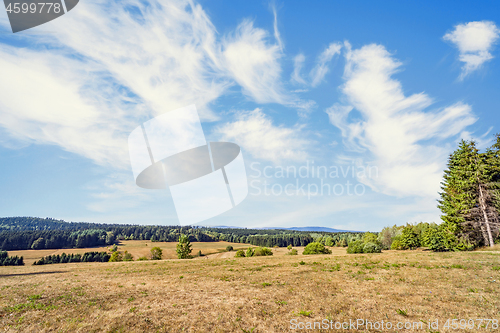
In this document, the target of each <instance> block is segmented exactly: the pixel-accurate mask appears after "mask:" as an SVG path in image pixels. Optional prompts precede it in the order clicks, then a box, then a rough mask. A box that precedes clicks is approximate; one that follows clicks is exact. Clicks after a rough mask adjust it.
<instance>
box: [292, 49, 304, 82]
mask: <svg viewBox="0 0 500 333" xmlns="http://www.w3.org/2000/svg"><path fill="white" fill-rule="evenodd" d="M305 60H306V57H305V56H304V55H303V54H302V53H300V54H297V55H296V56H295V58H293V73H292V81H294V82H297V83H301V84H305V83H306V81H305V80H304V79H303V78H302V76H301V75H300V71H301V70H302V66H304V61H305Z"/></svg>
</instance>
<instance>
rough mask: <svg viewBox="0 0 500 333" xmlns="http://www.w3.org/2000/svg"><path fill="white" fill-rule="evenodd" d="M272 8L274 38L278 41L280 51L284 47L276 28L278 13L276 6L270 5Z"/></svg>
mask: <svg viewBox="0 0 500 333" xmlns="http://www.w3.org/2000/svg"><path fill="white" fill-rule="evenodd" d="M272 10H273V15H274V25H273V27H274V39H276V42H277V43H278V46H279V47H280V51H282V52H283V49H284V48H285V45H284V44H283V40H281V35H280V31H279V29H278V13H277V12H276V6H272Z"/></svg>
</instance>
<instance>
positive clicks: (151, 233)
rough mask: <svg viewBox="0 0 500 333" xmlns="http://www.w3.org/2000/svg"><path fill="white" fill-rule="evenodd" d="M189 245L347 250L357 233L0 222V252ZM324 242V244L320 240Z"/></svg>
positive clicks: (27, 220) (26, 219)
mask: <svg viewBox="0 0 500 333" xmlns="http://www.w3.org/2000/svg"><path fill="white" fill-rule="evenodd" d="M181 234H183V235H187V236H188V237H189V240H190V241H191V242H217V241H228V242H235V243H247V244H252V245H256V246H268V247H272V246H280V247H284V246H288V245H292V246H306V245H307V244H309V243H311V242H313V241H314V240H316V239H319V238H321V239H320V241H323V242H328V244H327V245H330V244H331V245H330V246H333V245H338V246H347V244H348V242H349V241H351V240H353V239H358V238H359V237H361V236H360V233H350V232H346V233H327V232H314V233H311V232H306V231H295V230H283V229H276V230H275V229H266V230H262V229H243V228H242V229H239V228H209V227H193V226H183V227H181V226H150V225H142V226H141V225H122V224H95V223H85V222H77V223H75V222H71V223H69V222H64V221H60V220H54V219H50V218H45V219H44V218H35V217H10V218H0V250H5V251H12V250H28V249H34V250H38V249H64V248H85V247H96V246H106V245H111V244H114V243H116V242H117V241H120V240H151V241H153V242H177V241H178V240H179V237H180V235H181ZM323 238H324V240H323Z"/></svg>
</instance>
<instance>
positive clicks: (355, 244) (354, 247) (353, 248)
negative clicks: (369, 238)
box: [347, 239, 365, 254]
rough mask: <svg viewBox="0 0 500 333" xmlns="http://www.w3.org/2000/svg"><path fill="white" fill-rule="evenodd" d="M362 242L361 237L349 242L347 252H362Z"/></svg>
mask: <svg viewBox="0 0 500 333" xmlns="http://www.w3.org/2000/svg"><path fill="white" fill-rule="evenodd" d="M364 246H365V245H364V243H363V241H362V240H361V239H359V240H356V241H352V242H349V246H348V247H347V253H350V254H352V253H363V248H364Z"/></svg>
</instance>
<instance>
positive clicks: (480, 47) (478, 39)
mask: <svg viewBox="0 0 500 333" xmlns="http://www.w3.org/2000/svg"><path fill="white" fill-rule="evenodd" d="M499 33H500V30H499V29H498V28H497V26H496V25H495V23H493V22H490V21H476V22H469V23H466V24H458V25H456V26H455V29H454V30H453V31H452V32H450V33H447V34H446V35H444V37H443V39H444V40H447V41H450V42H452V43H454V44H455V46H456V47H457V48H458V50H459V52H460V55H459V60H460V61H461V62H463V63H465V64H464V66H463V67H462V74H461V75H460V79H464V78H465V77H466V76H467V75H469V74H470V73H471V72H473V71H475V70H476V69H478V68H479V67H481V65H482V64H483V63H485V62H486V61H488V60H491V59H493V56H492V55H491V53H490V51H491V49H492V47H493V45H494V43H495V42H496V40H497V39H498V37H499Z"/></svg>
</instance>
